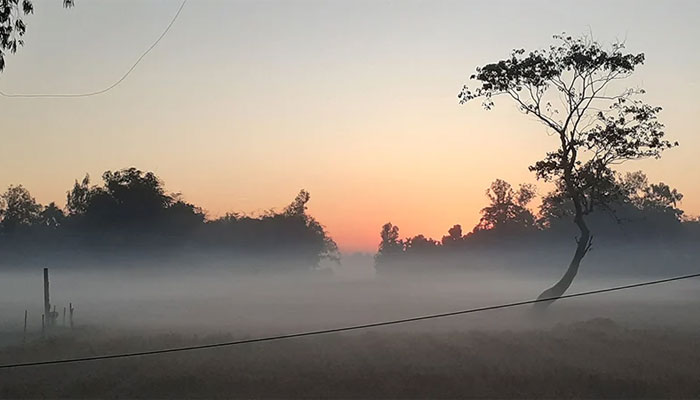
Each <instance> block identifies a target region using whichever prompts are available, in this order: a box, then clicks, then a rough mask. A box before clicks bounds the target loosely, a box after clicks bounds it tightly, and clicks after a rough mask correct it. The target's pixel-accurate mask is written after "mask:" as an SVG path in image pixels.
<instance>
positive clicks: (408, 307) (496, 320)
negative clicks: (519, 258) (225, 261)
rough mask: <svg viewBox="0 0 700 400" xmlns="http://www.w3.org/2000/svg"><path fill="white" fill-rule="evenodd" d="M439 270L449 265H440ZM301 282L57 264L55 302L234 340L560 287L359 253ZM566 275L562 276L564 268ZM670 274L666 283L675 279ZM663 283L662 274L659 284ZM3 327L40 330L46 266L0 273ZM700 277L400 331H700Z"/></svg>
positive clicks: (594, 282)
mask: <svg viewBox="0 0 700 400" xmlns="http://www.w3.org/2000/svg"><path fill="white" fill-rule="evenodd" d="M432 262H434V263H437V264H439V260H433V261H432ZM325 267H326V268H322V269H320V270H317V271H309V272H306V273H296V274H267V275H261V274H256V275H253V274H242V273H235V272H233V271H231V270H227V269H222V268H217V269H214V268H208V269H199V270H198V269H196V268H191V269H187V268H178V269H174V270H173V269H169V268H168V267H167V266H163V265H144V266H142V267H141V268H138V269H135V268H133V267H131V268H128V269H119V268H115V267H111V268H110V269H103V268H99V267H92V268H90V267H87V266H82V267H80V268H65V267H64V268H50V282H51V285H50V288H51V304H52V305H56V309H57V311H58V312H59V319H58V324H59V325H61V324H62V308H63V307H68V304H69V303H72V304H73V305H74V307H75V308H76V311H75V317H74V319H75V323H76V324H77V325H80V326H96V327H101V328H103V329H119V330H137V331H140V332H178V333H188V334H189V333H200V334H208V333H221V332H226V333H231V334H234V335H238V336H250V335H262V334H274V333H289V332H295V331H301V330H308V329H321V328H333V327H339V326H346V325H352V324H359V323H368V322H375V321H380V320H385V319H398V318H406V317H411V316H417V315H422V314H430V313H441V312H449V311H455V310H461V309H468V308H473V307H481V306H486V305H493V304H501V303H507V302H513V301H520V300H528V299H534V298H536V297H537V295H538V294H539V293H541V291H542V290H543V289H545V288H547V287H548V286H549V285H551V284H552V283H553V282H554V281H556V279H558V278H559V275H558V274H559V273H561V272H559V271H557V269H556V268H550V269H541V270H532V269H528V270H526V271H512V270H510V271H509V270H503V269H492V270H489V269H488V268H479V269H478V270H472V271H455V270H447V271H440V268H439V265H426V266H425V270H426V271H432V272H428V273H425V272H424V273H392V274H391V275H388V276H383V275H378V274H376V273H375V272H374V269H373V259H372V257H371V255H352V256H349V257H345V259H344V260H343V261H341V263H339V264H335V263H327V265H325ZM561 270H563V268H561ZM670 270H672V269H671V268H669V267H668V266H665V267H664V269H663V270H660V271H659V273H658V274H656V277H664V276H668V274H667V273H666V274H664V273H663V272H664V271H670ZM652 277H653V276H652ZM647 279H650V277H649V276H648V275H645V276H642V277H639V276H637V277H635V276H633V275H631V274H629V275H620V274H617V275H610V274H608V275H602V276H596V274H595V273H591V272H588V271H586V267H585V266H584V267H583V268H582V271H581V273H580V275H579V277H578V279H577V280H576V281H575V283H574V285H573V287H572V288H571V290H570V292H571V293H573V292H578V291H585V290H592V289H599V288H605V287H610V286H615V285H620V284H629V283H635V282H638V281H640V280H647ZM0 282H1V286H2V288H1V290H0V296H1V300H2V301H0V315H2V318H1V323H2V325H1V329H2V330H3V331H6V332H8V331H19V330H20V329H21V327H22V324H23V317H24V310H27V311H28V330H29V331H30V332H37V331H39V330H40V329H41V314H42V312H43V277H42V268H40V267H37V268H34V269H27V270H26V271H25V270H22V271H17V270H14V271H5V272H0ZM699 302H700V288H698V286H697V281H696V280H689V281H684V282H674V283H667V284H663V285H658V286H652V287H645V288H638V289H632V290H628V291H624V292H617V293H607V294H602V295H597V296H595V297H586V298H576V299H564V300H561V301H558V302H556V303H555V304H554V305H552V306H551V307H550V308H549V310H548V311H547V312H546V313H544V314H543V315H540V314H538V313H534V312H533V310H532V309H531V307H529V306H522V307H517V308H513V309H509V310H497V311H490V312H485V313H480V314H478V315H467V316H457V317H449V318H444V319H440V320H433V321H429V322H420V323H413V324H403V325H400V326H395V327H392V328H381V329H384V330H386V329H390V330H400V331H432V330H435V329H448V330H449V329H454V330H470V329H520V328H536V327H539V328H542V327H547V326H551V325H553V324H556V323H562V322H572V321H580V320H586V319H590V318H596V317H604V318H611V319H614V320H616V321H620V322H625V323H628V324H632V325H640V324H661V325H673V326H675V325H678V326H696V325H697V324H698V323H697V322H696V321H695V319H693V318H688V317H687V315H688V312H689V310H693V309H695V310H697V306H698V303H699Z"/></svg>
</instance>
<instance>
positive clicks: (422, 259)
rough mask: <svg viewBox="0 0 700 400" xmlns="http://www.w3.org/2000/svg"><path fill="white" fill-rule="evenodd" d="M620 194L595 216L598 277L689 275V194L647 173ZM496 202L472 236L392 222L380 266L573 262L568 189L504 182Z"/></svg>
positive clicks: (693, 256) (694, 222) (697, 235)
mask: <svg viewBox="0 0 700 400" xmlns="http://www.w3.org/2000/svg"><path fill="white" fill-rule="evenodd" d="M613 182H614V186H615V188H616V191H617V193H616V195H615V198H614V199H611V200H610V201H609V202H608V203H606V207H605V208H604V209H603V210H602V211H601V212H599V213H594V214H590V215H588V216H587V224H588V225H589V226H591V229H592V230H594V231H595V232H596V233H597V237H598V238H599V241H598V243H599V245H598V246H596V249H597V251H596V252H595V253H596V254H597V256H598V257H597V259H596V262H595V263H594V264H593V265H591V268H594V269H595V271H596V272H598V273H608V274H621V273H635V274H649V273H652V274H653V273H656V274H659V273H664V272H665V271H666V270H667V269H669V268H671V267H670V266H671V265H673V268H677V269H679V270H686V269H688V268H692V267H693V265H695V264H694V263H695V262H697V260H698V252H697V243H698V242H700V222H699V221H698V219H695V218H691V217H688V216H687V215H685V213H684V211H683V210H682V209H680V204H679V202H680V201H681V199H682V198H683V195H682V194H681V193H679V192H678V191H677V190H676V189H674V188H671V187H670V186H668V185H666V184H665V183H663V182H659V183H650V182H649V181H648V179H647V177H646V175H645V174H644V173H643V172H641V171H636V172H628V173H615V174H613ZM486 196H487V200H488V204H487V205H486V207H484V208H482V210H481V215H482V216H481V218H480V220H479V222H478V223H477V224H476V225H475V226H474V227H473V228H472V229H471V230H469V231H467V232H466V233H464V232H463V228H462V226H461V225H459V224H456V225H454V226H452V227H451V228H450V229H449V230H448V232H447V234H446V235H444V236H442V238H441V240H439V241H438V240H435V239H430V238H426V237H425V235H422V234H419V235H416V236H414V237H405V238H402V237H401V234H400V231H399V227H398V226H396V225H393V224H391V223H387V224H385V225H384V226H383V227H382V229H381V232H380V243H379V247H378V252H377V255H376V256H375V264H376V268H377V271H378V272H379V273H382V274H389V275H391V274H392V273H394V272H402V271H423V272H436V271H440V270H449V269H455V268H456V269H458V270H480V269H482V268H483V267H482V266H487V268H488V269H499V268H500V269H506V270H514V271H516V270H517V271H523V270H528V269H529V270H532V271H535V270H540V271H542V270H546V269H547V266H548V265H550V264H551V263H552V262H553V261H555V260H558V259H562V258H564V257H566V253H567V249H568V248H569V244H570V240H571V238H573V237H575V235H576V233H577V232H575V230H574V229H573V228H575V225H573V224H571V219H572V218H573V217H574V216H575V212H576V211H575V209H574V207H573V206H572V204H571V202H570V201H569V200H568V197H567V196H566V194H565V193H563V191H562V188H561V187H558V186H555V188H554V189H553V190H552V191H550V192H549V193H546V194H544V195H543V196H542V197H541V198H540V199H539V200H540V201H539V206H538V207H537V209H533V208H532V207H530V205H531V203H532V202H534V200H535V199H536V198H537V195H536V191H535V188H534V187H533V186H530V185H520V186H519V188H518V189H517V190H516V189H514V188H513V186H512V185H510V184H509V183H508V182H505V181H503V180H500V179H497V180H495V181H494V182H493V183H492V184H491V186H490V187H489V188H488V189H487V190H486Z"/></svg>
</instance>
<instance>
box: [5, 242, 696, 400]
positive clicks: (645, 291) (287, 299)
mask: <svg viewBox="0 0 700 400" xmlns="http://www.w3.org/2000/svg"><path fill="white" fill-rule="evenodd" d="M438 271H439V269H436V271H435V273H422V274H418V273H403V274H393V275H390V276H382V275H376V274H375V273H374V270H373V267H372V258H371V256H365V255H356V256H353V257H346V258H345V262H344V264H342V265H335V266H333V270H331V269H328V270H321V271H313V272H308V273H298V274H293V275H280V274H276V275H250V274H248V275H243V274H235V273H233V272H231V271H230V270H224V269H219V270H213V269H207V270H197V269H194V268H193V269H189V270H187V269H177V270H168V269H167V268H163V266H158V265H149V266H145V267H143V268H139V269H133V268H129V269H115V268H112V269H109V270H105V269H97V268H85V267H82V268H75V269H66V268H53V269H51V270H50V273H51V302H52V304H55V305H56V306H57V311H58V312H59V318H58V321H57V325H58V326H57V327H55V328H54V329H53V330H51V331H50V332H49V334H48V335H47V336H48V339H42V338H41V333H40V332H41V319H40V318H41V317H40V315H41V313H42V307H43V292H42V280H43V278H42V270H41V268H37V269H36V270H27V271H18V270H14V271H11V272H2V273H0V282H2V291H1V293H2V294H1V296H2V301H1V302H0V315H1V316H2V318H1V325H0V331H1V332H2V343H1V346H2V347H1V348H0V363H2V364H5V363H13V362H27V361H34V360H41V359H52V358H65V357H76V356H89V355H99V354H111V353H119V352H131V351H140V350H151V349H158V348H163V347H169V346H186V345H194V344H206V343H212V342H218V341H230V340H237V339H243V338H251V337H257V336H267V335H275V334H287V333H294V332H299V331H304V330H313V329H326V328H335V327H342V326H348V325H352V324H362V323H370V322H376V321H381V320H390V319H398V318H405V317H412V316H417V315H421V314H429V313H440V312H448V311H456V310H461V309H468V308H472V307H480V306H486V305H492V304H500V303H507V302H512V301H519V300H527V299H533V298H535V297H536V296H537V295H538V294H539V293H540V292H541V291H542V290H543V289H544V288H546V287H547V286H548V285H549V284H551V283H552V282H553V281H555V280H556V279H557V278H558V275H557V274H556V270H555V269H553V271H548V270H547V269H541V270H529V271H530V272H526V271H522V272H513V271H507V270H502V269H494V270H493V271H489V270H488V269H483V268H481V269H479V270H474V271H471V272H464V271H463V272H456V271H442V272H438ZM594 275H596V274H594V273H590V272H587V271H585V270H583V271H582V272H581V275H580V276H579V278H580V279H578V280H577V281H576V282H575V284H574V286H573V287H572V292H577V291H584V290H590V289H598V288H603V287H609V286H614V285H618V284H628V283H633V282H637V281H640V280H643V279H650V277H649V276H646V277H644V278H640V277H634V276H632V275H620V274H617V275H608V276H605V275H603V276H594ZM657 275H658V276H657V277H661V275H663V274H662V273H659V274H657ZM69 302H71V303H73V304H74V306H75V308H76V311H75V314H74V322H75V327H74V328H73V329H72V330H71V329H70V328H69V327H68V326H67V325H68V323H66V326H64V325H63V321H62V307H63V305H64V304H65V305H67V304H68V303H69ZM698 308H700V286H698V281H697V280H694V279H691V280H688V281H681V282H675V283H668V284H663V285H659V286H651V287H646V288H641V289H633V290H629V291H623V292H616V293H608V294H603V295H598V296H593V297H585V298H577V299H566V300H561V301H558V302H556V303H555V304H553V305H552V306H551V307H550V308H549V309H548V310H547V311H546V312H544V313H542V312H536V311H535V310H534V309H533V308H532V307H531V306H522V307H516V308H512V309H506V310H497V311H491V312H485V313H479V314H471V315H464V316H457V317H449V318H443V319H435V320H429V321H422V322H417V323H411V324H401V325H395V326H390V327H382V328H373V329H370V330H366V331H355V332H346V333H342V334H331V335H321V336H318V337H308V338H303V339H291V340H287V341H283V342H270V343H260V344H255V345H246V346H241V347H236V348H223V349H210V350H201V351H196V352H192V353H183V354H169V355H161V356H152V357H143V358H135V359H125V360H112V361H103V362H94V363H88V364H70V365H66V366H53V367H51V366H46V367H31V368H26V369H17V370H7V371H1V372H0V374H2V379H0V382H1V383H0V395H2V396H3V397H40V396H48V397H95V396H98V397H120V396H122V397H123V396H127V397H188V398H191V397H217V396H220V397H250V396H253V397H277V398H279V397H307V396H322V397H377V396H379V397H405V396H410V397H484V396H487V397H523V396H526V397H532V396H550V397H551V396H555V397H577V396H594V397H605V396H612V397H619V396H632V397H649V396H651V397H654V396H664V395H668V394H669V393H671V394H676V395H678V396H684V397H687V396H693V395H697V394H700V380H698V378H697V377H696V372H697V368H698V367H699V366H700V334H698V333H697V332H698V331H699V330H698V328H700V320H698V319H697V318H694V317H693V315H696V314H697V310H698ZM25 309H26V310H27V311H28V316H29V318H28V337H27V343H26V344H24V345H22V344H21V342H22V334H21V331H22V324H23V317H24V310H25Z"/></svg>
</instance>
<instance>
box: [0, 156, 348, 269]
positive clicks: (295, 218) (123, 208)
mask: <svg viewBox="0 0 700 400" xmlns="http://www.w3.org/2000/svg"><path fill="white" fill-rule="evenodd" d="M309 200H310V195H309V193H308V192H307V191H305V190H302V191H301V192H299V194H298V195H297V197H296V198H295V199H294V201H293V202H292V203H291V204H290V205H288V206H287V207H286V208H285V209H284V210H282V211H280V212H276V211H274V210H270V211H267V212H266V213H264V214H263V215H262V216H257V217H251V216H246V215H242V214H227V215H225V216H224V217H221V218H217V219H211V220H210V219H207V217H206V215H205V213H204V211H203V210H202V209H201V208H200V207H197V206H195V205H194V204H191V203H188V202H187V201H185V200H184V199H183V198H182V196H181V195H180V194H177V193H175V194H169V193H167V192H166V190H165V187H164V185H163V182H162V181H161V180H160V179H159V178H158V177H157V176H156V175H155V174H153V173H152V172H143V171H141V170H138V169H136V168H127V169H122V170H119V171H107V172H105V173H104V174H103V175H102V184H101V185H96V184H93V183H92V182H91V179H90V177H89V176H87V175H86V176H85V177H84V178H83V179H82V180H80V181H77V180H76V181H75V184H74V185H73V187H72V188H71V189H70V190H69V191H68V192H67V196H66V206H65V209H63V208H61V207H59V206H57V205H56V203H53V202H52V203H50V204H48V205H46V206H44V205H41V204H39V203H37V201H36V200H35V199H34V198H33V197H32V196H31V194H30V193H29V191H28V190H27V189H25V188H24V187H23V186H21V185H19V186H10V187H9V188H8V189H7V191H6V192H5V193H4V194H2V195H1V196H0V249H2V251H3V254H4V257H3V258H2V260H3V263H5V264H8V265H12V264H13V263H18V264H23V263H26V260H27V259H30V260H35V261H36V260H37V259H39V260H42V259H43V260H45V261H47V262H50V263H51V264H54V263H56V262H59V261H58V260H60V259H62V258H63V259H66V260H69V259H73V260H75V259H76V256H80V255H88V256H91V257H100V258H103V259H104V258H107V259H115V260H118V259H119V257H124V258H127V257H130V256H139V257H140V258H141V259H143V257H144V256H163V255H165V256H169V257H171V258H174V259H175V258H176V259H179V260H191V262H192V263H195V264H197V263H200V262H201V261H202V260H199V259H197V257H196V256H193V255H203V254H207V255H209V256H211V255H220V256H222V257H220V258H219V259H220V260H226V259H241V258H248V259H256V260H258V261H257V262H256V263H255V265H256V268H258V269H264V268H266V265H267V264H270V265H273V264H274V265H277V263H275V262H274V261H275V260H284V261H285V263H284V265H286V266H287V267H286V268H290V269H295V268H296V269H303V268H310V267H315V266H318V264H319V262H320V260H321V259H324V258H328V259H337V258H338V249H337V246H336V244H335V242H334V241H333V240H332V239H331V238H330V237H329V236H328V234H327V233H326V231H325V229H324V227H323V226H322V225H321V224H320V223H319V222H318V221H316V220H315V219H314V218H313V217H312V216H310V215H309V214H308V212H307V203H308V202H309ZM69 255H70V257H68V256H69ZM28 256H29V257H28ZM79 258H80V257H78V258H77V259H79ZM267 262H269V263H267ZM280 265H281V264H280ZM269 268H272V267H269Z"/></svg>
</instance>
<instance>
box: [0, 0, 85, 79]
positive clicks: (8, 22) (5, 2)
mask: <svg viewBox="0 0 700 400" xmlns="http://www.w3.org/2000/svg"><path fill="white" fill-rule="evenodd" d="M73 4H74V0H63V6H64V7H66V8H69V7H72V6H73ZM32 13H34V4H33V3H32V1H31V0H22V1H21V2H20V0H2V1H0V72H2V71H3V70H4V69H5V54H6V53H7V52H8V51H9V52H10V53H16V52H17V49H18V48H20V47H22V46H23V45H24V40H23V36H24V34H25V33H26V32H27V24H26V22H24V19H23V18H24V17H26V16H27V15H29V14H32Z"/></svg>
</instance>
